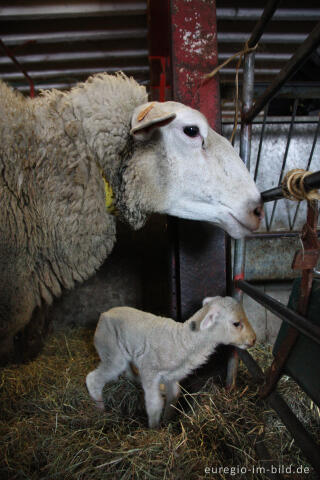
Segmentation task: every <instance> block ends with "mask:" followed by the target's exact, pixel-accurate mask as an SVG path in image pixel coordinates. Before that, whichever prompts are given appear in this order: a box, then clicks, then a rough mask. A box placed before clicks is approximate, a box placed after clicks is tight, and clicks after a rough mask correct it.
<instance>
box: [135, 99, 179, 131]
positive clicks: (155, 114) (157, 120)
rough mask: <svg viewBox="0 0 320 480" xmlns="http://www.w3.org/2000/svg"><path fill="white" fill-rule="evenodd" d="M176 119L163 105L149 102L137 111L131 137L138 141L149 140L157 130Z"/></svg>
mask: <svg viewBox="0 0 320 480" xmlns="http://www.w3.org/2000/svg"><path fill="white" fill-rule="evenodd" d="M175 118H176V114H175V113H173V112H169V111H168V110H166V109H165V107H163V104H162V103H159V102H149V103H145V104H144V105H140V106H139V107H138V108H136V109H135V111H134V112H133V116H132V121H131V131H130V133H131V135H134V136H135V137H136V138H138V139H144V138H148V137H149V136H150V133H151V132H152V131H153V130H154V129H155V128H160V127H164V126H165V125H168V124H169V123H171V122H172V120H174V119H175Z"/></svg>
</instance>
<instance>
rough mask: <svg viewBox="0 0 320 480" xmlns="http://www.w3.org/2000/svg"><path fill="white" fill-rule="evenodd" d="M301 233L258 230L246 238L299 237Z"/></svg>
mask: <svg viewBox="0 0 320 480" xmlns="http://www.w3.org/2000/svg"><path fill="white" fill-rule="evenodd" d="M317 234H318V236H320V230H318V232H317ZM300 235H301V233H300V232H288V231H287V230H283V231H281V230H280V231H277V232H259V233H252V234H251V235H250V237H248V238H247V240H249V241H250V240H251V239H256V238H257V239H265V238H299V237H300Z"/></svg>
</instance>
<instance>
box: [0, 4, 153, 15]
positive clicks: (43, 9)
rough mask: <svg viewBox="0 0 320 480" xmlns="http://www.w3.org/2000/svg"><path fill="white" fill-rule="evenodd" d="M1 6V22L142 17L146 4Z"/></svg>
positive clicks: (145, 10)
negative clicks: (102, 16)
mask: <svg viewBox="0 0 320 480" xmlns="http://www.w3.org/2000/svg"><path fill="white" fill-rule="evenodd" d="M23 3H24V4H25V5H23V4H22V5H19V6H14V5H13V6H3V7H1V15H0V18H1V20H35V19H39V18H61V17H62V18H70V17H71V18H72V17H81V16H86V17H89V16H90V17H98V16H101V15H111V16H115V15H144V14H145V13H146V12H147V5H146V2H145V1H144V2H138V1H136V2H107V3H106V2H101V1H93V0H91V1H90V2H85V3H83V2H82V3H80V2H78V4H74V3H73V2H63V3H62V4H61V3H60V4H59V3H56V4H51V5H50V4H48V5H46V4H45V3H44V2H43V4H42V5H28V4H26V2H23Z"/></svg>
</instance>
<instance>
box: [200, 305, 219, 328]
mask: <svg viewBox="0 0 320 480" xmlns="http://www.w3.org/2000/svg"><path fill="white" fill-rule="evenodd" d="M219 315H220V311H219V307H217V306H216V305H214V306H212V307H211V308H209V310H208V313H207V314H206V315H205V316H204V318H203V319H202V320H201V323H200V330H205V329H206V328H210V327H212V326H213V325H214V324H215V323H216V322H217V320H218V318H219Z"/></svg>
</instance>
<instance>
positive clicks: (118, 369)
mask: <svg viewBox="0 0 320 480" xmlns="http://www.w3.org/2000/svg"><path fill="white" fill-rule="evenodd" d="M126 367H127V363H126V362H118V363H116V362H113V363H108V364H106V363H100V365H99V366H98V368H96V370H93V371H92V372H90V373H89V374H88V375H87V378H86V384H87V389H88V391H89V394H90V396H91V398H93V400H94V401H95V403H96V406H97V407H98V408H99V409H100V410H104V404H103V399H102V390H103V387H104V386H105V384H106V383H109V382H112V381H113V380H117V379H118V377H119V375H120V374H121V373H122V372H123V371H124V370H125V369H126Z"/></svg>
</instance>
